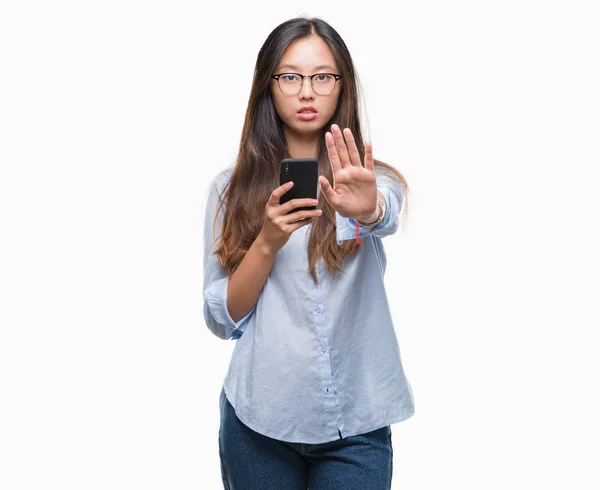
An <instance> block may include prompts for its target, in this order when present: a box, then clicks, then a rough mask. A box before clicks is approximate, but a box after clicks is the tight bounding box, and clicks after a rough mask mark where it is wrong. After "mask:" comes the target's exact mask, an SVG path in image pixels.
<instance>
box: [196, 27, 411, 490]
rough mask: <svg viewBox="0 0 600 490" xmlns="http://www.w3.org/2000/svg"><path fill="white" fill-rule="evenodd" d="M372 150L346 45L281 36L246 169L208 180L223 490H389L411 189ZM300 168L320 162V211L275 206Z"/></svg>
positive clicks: (402, 405)
mask: <svg viewBox="0 0 600 490" xmlns="http://www.w3.org/2000/svg"><path fill="white" fill-rule="evenodd" d="M342 128H343V131H342V130H341V129H342ZM361 141H362V137H361V130H360V124H359V117H358V95H357V81H356V74H355V71H354V67H353V64H352V59H351V57H350V54H349V52H348V50H347V48H346V45H345V44H344V42H343V40H342V39H341V37H340V36H339V34H338V33H337V32H336V31H335V30H334V29H333V28H332V27H331V26H330V25H329V24H327V23H326V22H324V21H323V20H321V19H318V18H314V19H305V18H296V19H291V20H289V21H287V22H284V23H283V24H281V25H279V26H278V27H276V28H275V29H274V30H273V32H272V33H271V34H270V35H269V36H268V38H267V39H266V41H265V43H264V45H263V46H262V48H261V49H260V52H259V54H258V58H257V62H256V69H255V72H254V81H253V85H252V89H251V94H250V101H249V104H248V109H247V111H246V119H245V123H244V127H243V132H242V138H241V143H240V149H239V155H238V158H237V162H236V163H235V165H234V166H231V167H229V168H227V169H225V170H224V171H222V172H220V173H219V174H218V175H217V177H216V178H215V179H214V180H213V182H212V183H211V187H210V191H209V198H208V203H207V207H206V216H205V250H204V318H205V320H206V323H207V325H208V327H209V329H210V330H211V331H212V332H213V333H214V334H215V335H216V336H217V337H219V338H222V339H236V340H237V343H236V346H235V349H234V352H233V355H232V358H231V362H230V365H229V370H228V373H227V376H226V378H225V382H224V386H223V390H222V391H221V397H220V408H221V426H220V430H219V454H220V458H221V470H222V476H223V484H224V486H225V488H226V489H230V490H240V489H241V490H254V489H260V490H265V489H277V490H282V489H285V490H296V489H298V490H306V488H307V487H310V490H332V489H337V488H339V489H344V490H352V489H360V490H368V489H377V490H383V489H389V488H391V479H392V457H393V453H392V441H391V427H390V425H391V424H393V423H397V422H400V421H402V420H405V419H407V418H409V417H411V416H412V415H413V413H414V402H413V396H412V390H411V387H410V384H409V382H408V380H407V379H406V377H405V375H404V371H403V367H402V363H401V359H400V351H399V348H398V342H397V339H396V335H395V332H394V327H393V324H392V319H391V316H390V311H389V307H388V303H387V298H386V294H385V288H384V282H383V276H384V272H385V266H386V256H385V252H384V249H383V245H382V241H381V239H382V238H383V237H384V236H386V235H390V234H392V233H394V232H395V231H396V229H397V228H398V224H399V216H400V211H401V210H402V209H403V207H404V206H403V202H404V201H405V195H406V191H407V189H408V187H407V185H406V182H405V180H404V178H403V177H402V175H401V174H400V173H399V172H398V171H397V170H395V169H394V168H393V167H392V166H390V165H386V164H384V163H383V162H380V161H378V160H373V155H372V146H371V144H370V143H367V144H366V146H365V145H363V144H362V143H361ZM290 157H291V158H300V157H312V158H316V159H317V160H318V162H319V175H320V177H319V191H320V192H319V193H318V196H317V197H318V199H317V200H316V201H313V200H312V199H293V200H291V201H289V202H287V203H285V204H283V205H281V204H280V203H279V199H280V198H281V196H282V195H283V194H284V193H285V192H287V191H288V190H289V189H290V188H291V187H290V186H286V185H283V186H279V168H280V161H281V159H283V158H290ZM363 162H364V164H363ZM292 185H293V184H292ZM315 204H317V209H316V210H308V211H306V210H303V211H293V209H295V208H298V207H305V206H314V205H315ZM288 211H293V212H291V213H290V214H288Z"/></svg>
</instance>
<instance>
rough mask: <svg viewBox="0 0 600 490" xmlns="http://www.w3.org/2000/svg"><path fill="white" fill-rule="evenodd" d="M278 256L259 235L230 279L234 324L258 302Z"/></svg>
mask: <svg viewBox="0 0 600 490" xmlns="http://www.w3.org/2000/svg"><path fill="white" fill-rule="evenodd" d="M276 255H277V251H273V249H272V248H271V247H270V246H269V245H268V244H266V243H265V242H264V241H263V240H262V237H261V236H260V235H259V236H258V237H257V238H256V240H254V243H252V245H251V246H250V248H249V249H248V252H246V255H245V256H244V258H243V259H242V262H241V263H240V265H239V266H238V268H237V269H236V270H235V272H234V273H233V275H232V276H231V278H230V279H229V283H228V285H227V310H228V311H229V315H230V316H231V318H232V319H233V321H234V322H238V321H239V320H241V319H242V318H244V316H246V315H247V314H248V313H249V312H250V311H251V310H252V308H253V307H254V305H255V304H256V302H257V301H258V297H259V296H260V292H261V291H262V288H263V286H264V284H265V281H266V280H267V277H268V276H269V272H270V271H271V267H272V266H273V262H274V261H275V256H276Z"/></svg>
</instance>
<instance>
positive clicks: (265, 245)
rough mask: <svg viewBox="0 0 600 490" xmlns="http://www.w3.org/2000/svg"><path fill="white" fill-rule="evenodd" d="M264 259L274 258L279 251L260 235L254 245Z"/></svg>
mask: <svg viewBox="0 0 600 490" xmlns="http://www.w3.org/2000/svg"><path fill="white" fill-rule="evenodd" d="M253 245H254V246H255V247H256V248H257V249H258V251H259V252H260V253H261V255H263V256H264V257H267V258H269V257H273V256H275V255H277V250H275V248H274V247H273V246H272V245H271V244H270V243H269V242H268V241H267V240H265V239H264V237H263V235H262V233H259V234H258V236H257V237H256V240H254V244H253Z"/></svg>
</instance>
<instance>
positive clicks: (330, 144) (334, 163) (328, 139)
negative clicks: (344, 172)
mask: <svg viewBox="0 0 600 490" xmlns="http://www.w3.org/2000/svg"><path fill="white" fill-rule="evenodd" d="M325 144H326V146H327V153H328V154H329V161H330V162H331V168H332V170H333V173H334V174H335V173H336V172H337V171H338V170H340V169H341V168H342V164H341V163H340V157H339V155H338V152H337V150H336V148H335V141H334V140H333V135H332V134H331V133H330V132H327V133H325Z"/></svg>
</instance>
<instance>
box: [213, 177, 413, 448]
mask: <svg viewBox="0 0 600 490" xmlns="http://www.w3.org/2000/svg"><path fill="white" fill-rule="evenodd" d="M232 171H233V166H230V167H228V168H226V169H225V170H223V171H221V172H220V173H219V174H218V175H217V176H216V177H215V178H214V179H213V181H212V182H211V185H210V189H209V195H208V202H207V206H206V214H205V221H204V319H205V321H206V324H207V326H208V328H209V329H210V331H211V332H212V333H213V334H214V335H216V336H217V337H219V338H220V339H236V340H237V342H236V345H235V348H234V350H233V354H232V356H231V361H230V364H229V369H228V372H227V374H226V376H225V380H224V384H223V388H224V390H225V394H226V396H227V399H228V400H229V402H230V403H231V405H232V406H233V407H234V408H235V412H236V414H237V416H238V418H239V419H240V420H241V421H242V422H243V423H244V424H246V425H247V426H248V427H250V428H251V429H253V430H254V431H256V432H259V433H261V434H263V435H265V436H268V437H271V438H274V439H278V440H280V441H287V442H301V443H305V444H319V443H324V442H329V441H333V440H336V439H339V438H340V437H348V436H352V435H357V434H362V433H365V432H370V431H372V430H375V429H378V428H380V427H383V426H386V425H391V424H394V423H397V422H401V421H403V420H405V419H407V418H409V417H411V416H412V415H413V414H414V411H415V408H414V400H413V395H412V389H411V386H410V384H409V382H408V380H407V378H406V376H405V374H404V370H403V367H402V361H401V358H400V349H399V346H398V341H397V338H396V334H395V331H394V326H393V322H392V318H391V314H390V309H389V304H388V298H387V296H386V291H385V287H384V281H383V279H384V273H385V268H386V255H385V251H384V249H383V244H382V240H381V239H382V238H383V237H385V236H387V235H390V234H392V233H394V232H395V231H396V230H397V228H398V225H399V215H400V210H401V206H402V202H403V197H404V188H403V187H402V186H400V185H398V184H397V183H396V182H395V181H393V180H392V179H391V178H390V177H389V176H387V175H385V174H384V173H383V172H382V171H381V170H380V167H375V171H376V175H377V188H378V190H379V191H381V193H382V194H383V196H384V197H385V200H386V204H387V206H386V207H387V209H386V213H385V216H384V219H383V221H382V222H381V223H380V224H378V225H376V226H371V227H365V226H361V227H360V230H359V236H361V237H363V241H362V246H361V248H360V250H359V251H358V252H357V253H356V254H355V255H353V256H347V257H345V259H344V263H343V265H342V268H343V271H344V272H343V273H338V274H337V275H336V276H333V275H330V274H329V273H328V271H327V270H326V268H325V265H324V263H323V261H322V259H320V260H319V261H318V262H317V275H318V278H319V284H315V283H314V281H313V279H312V277H311V275H310V274H309V272H308V254H307V247H306V242H307V240H308V236H309V231H310V227H311V225H310V224H309V225H306V226H303V227H301V228H299V229H298V230H296V231H294V232H293V233H292V234H291V236H290V238H289V240H288V241H287V243H286V244H285V245H284V246H283V247H282V248H281V249H280V250H279V251H278V252H277V255H276V258H275V261H274V263H273V266H272V268H271V271H270V273H269V276H268V277H267V280H266V282H265V285H264V287H263V289H262V291H261V293H260V296H259V298H258V301H257V302H256V304H255V305H254V307H253V308H252V310H251V311H250V312H249V313H248V314H247V315H246V316H245V317H244V318H242V319H240V320H239V321H238V322H234V321H233V319H232V318H231V316H230V315H229V313H228V310H227V283H228V281H229V278H228V277H227V276H226V275H225V272H224V270H223V269H222V268H221V267H219V265H218V262H217V258H216V256H215V255H214V249H215V248H214V243H213V235H212V224H213V220H214V217H215V212H216V207H217V195H218V194H221V193H222V192H223V189H224V186H225V185H226V184H227V183H228V181H229V179H230V177H231V173H232ZM222 212H223V208H222V209H221V213H220V217H219V220H218V221H217V224H216V225H215V233H216V235H215V237H219V236H220V233H221V225H222V219H223V215H222ZM336 214H337V213H336ZM354 223H355V222H354V220H353V219H351V218H344V217H342V216H340V215H339V214H337V216H336V228H337V229H336V234H337V242H338V244H340V243H342V241H343V240H354V239H356V229H355V224H354Z"/></svg>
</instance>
